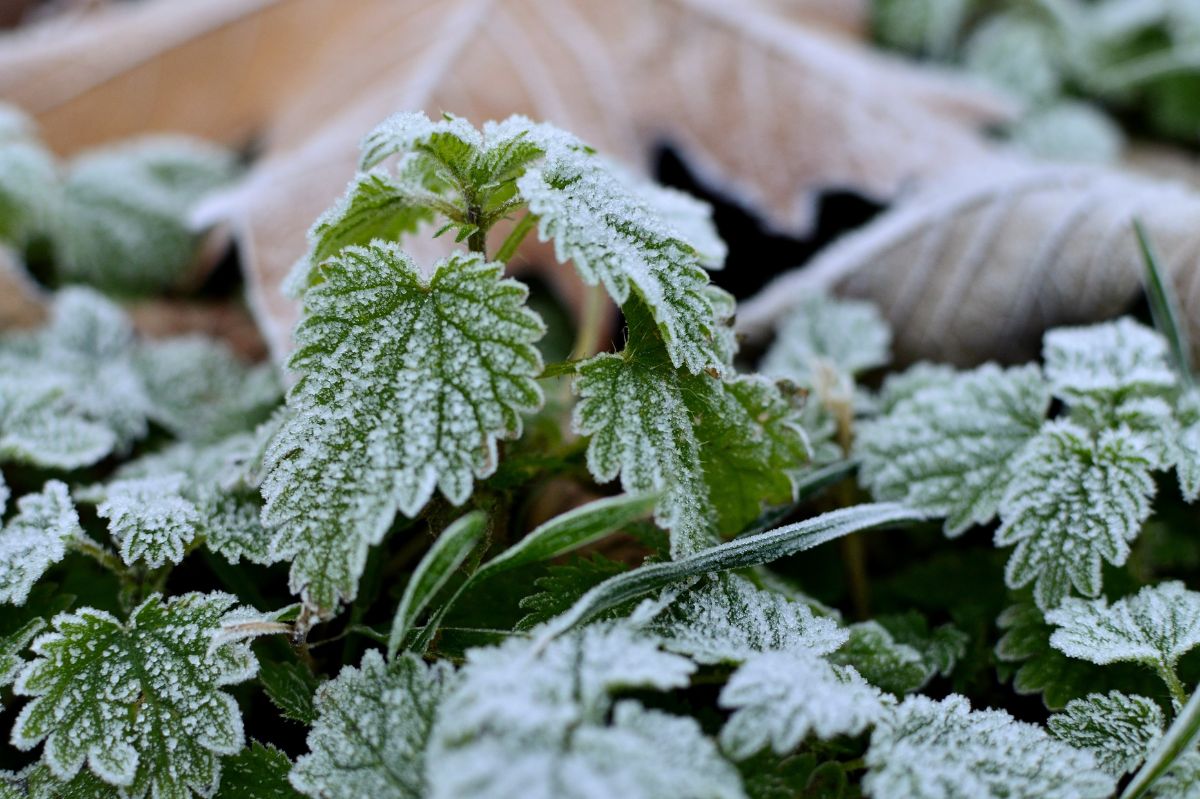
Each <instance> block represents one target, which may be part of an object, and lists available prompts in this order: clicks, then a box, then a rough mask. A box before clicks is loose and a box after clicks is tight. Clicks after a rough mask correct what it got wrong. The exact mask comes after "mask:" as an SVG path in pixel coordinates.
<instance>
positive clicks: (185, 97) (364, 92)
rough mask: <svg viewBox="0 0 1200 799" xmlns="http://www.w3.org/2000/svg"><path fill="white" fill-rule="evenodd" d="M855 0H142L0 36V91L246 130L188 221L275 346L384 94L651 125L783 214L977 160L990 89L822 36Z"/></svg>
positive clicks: (638, 139)
mask: <svg viewBox="0 0 1200 799" xmlns="http://www.w3.org/2000/svg"><path fill="white" fill-rule="evenodd" d="M847 8H849V9H850V11H849V13H848V12H847ZM861 8H862V4H861V3H860V2H855V3H850V4H847V3H844V2H841V0H808V1H807V2H794V1H793V2H786V1H785V0H778V2H771V1H770V0H741V2H738V3H730V2H727V0H655V1H654V2H647V0H605V2H596V1H595V0H355V1H354V2H352V3H351V2H345V0H150V1H149V2H144V3H141V4H137V5H134V4H128V5H124V4H123V5H121V6H117V7H113V8H111V9H108V10H106V11H104V12H101V13H97V14H96V15H94V16H93V17H92V19H91V21H90V22H89V23H88V24H86V25H82V24H78V23H74V24H71V25H61V26H55V25H49V26H46V28H45V29H37V28H35V29H33V30H31V31H29V32H26V33H23V34H21V35H19V36H17V37H14V38H11V39H9V40H7V41H5V40H0V97H3V98H5V99H8V100H12V101H15V102H16V103H18V104H19V105H21V106H23V107H24V108H26V109H27V110H29V111H30V112H32V113H33V114H34V115H35V116H36V117H37V119H38V121H39V123H40V124H41V126H42V130H43V133H44V135H45V137H46V139H47V141H48V142H49V143H50V144H51V146H53V147H54V148H56V149H58V150H59V151H61V152H70V151H74V150H77V149H79V148H81V147H84V146H87V145H92V144H96V143H98V142H99V141H103V140H109V139H112V138H115V137H120V136H125V135H129V134H133V133H137V132H141V131H145V130H150V129H172V130H182V131H185V132H190V133H195V134H199V135H204V136H208V137H210V138H214V139H218V140H221V141H225V142H229V143H244V142H245V141H247V140H249V139H251V138H254V139H255V140H256V141H258V142H259V143H260V144H261V148H262V153H263V157H262V158H261V159H260V160H259V161H258V163H257V164H256V165H255V166H254V168H253V169H252V170H251V172H250V174H249V176H248V179H247V181H246V182H245V183H244V184H243V185H242V186H241V188H240V189H239V190H237V191H235V192H233V193H230V194H228V195H226V196H225V197H224V198H223V200H222V201H220V202H217V203H215V204H210V205H209V207H208V209H207V211H208V214H207V217H206V218H207V219H209V220H212V219H216V218H224V219H227V220H229V221H230V223H231V224H232V227H233V229H234V231H235V234H236V235H237V237H238V241H239V245H240V247H241V253H242V258H243V261H244V263H245V264H246V267H247V277H248V284H249V287H250V293H251V300H252V303H253V305H254V308H255V311H256V314H257V316H258V318H259V322H260V324H261V325H262V326H263V330H264V333H265V335H266V338H267V340H268V341H269V343H270V344H271V346H272V349H273V350H274V351H275V352H276V354H281V353H282V352H283V351H284V350H286V348H287V347H288V344H289V339H290V330H291V326H292V321H293V319H294V317H295V307H294V305H293V303H292V302H291V301H289V300H287V299H286V298H284V297H283V296H282V295H281V294H280V293H279V290H278V287H279V281H280V279H281V278H282V276H283V275H284V274H285V273H286V272H287V270H288V269H289V268H290V267H291V265H292V263H293V262H294V261H295V260H296V259H297V258H298V257H300V256H301V255H302V254H303V252H304V250H305V236H304V234H305V231H306V229H307V227H308V226H309V225H310V224H311V222H312V220H313V219H314V218H315V217H316V216H317V214H318V213H320V212H321V211H322V210H323V209H324V208H325V207H326V206H328V205H329V204H330V203H331V202H332V201H333V199H334V198H336V197H337V196H339V194H340V193H341V191H342V189H343V187H344V186H345V184H346V182H347V181H348V180H349V178H350V177H351V176H352V174H353V172H354V166H355V160H356V156H357V144H358V141H359V139H360V138H361V137H362V136H363V134H364V133H365V132H366V131H368V130H369V129H370V128H371V127H372V126H373V125H375V124H376V123H377V122H379V121H380V120H381V119H383V118H384V117H386V116H388V115H390V114H391V113H393V112H395V111H400V110H424V111H426V112H428V113H431V114H436V113H439V112H442V111H452V112H454V113H456V114H458V115H460V116H464V117H467V118H468V119H470V120H472V121H474V122H480V121H482V120H484V119H489V118H503V117H506V116H508V115H509V114H512V113H525V114H528V115H529V116H531V117H534V118H538V119H544V120H547V121H551V122H554V123H555V124H557V125H559V126H561V127H564V128H567V129H569V130H571V131H574V132H576V133H577V134H579V135H580V136H581V137H582V138H584V139H585V140H587V141H589V142H590V143H591V144H593V145H594V146H596V147H597V148H598V149H600V150H602V151H604V152H606V153H608V154H610V155H613V156H615V157H618V158H621V159H623V160H625V161H627V162H629V163H630V164H633V165H641V166H645V165H646V163H647V162H648V160H649V159H648V158H647V156H648V155H649V153H650V151H651V150H652V149H653V147H654V146H655V145H656V144H657V143H658V142H660V141H670V142H671V143H673V144H674V145H675V146H677V147H678V148H679V149H680V150H681V152H682V154H683V155H684V156H685V158H686V159H687V161H688V163H689V165H690V166H691V167H692V168H693V169H694V170H695V171H696V172H697V173H698V174H700V175H701V176H703V177H704V178H705V179H707V180H708V181H709V182H710V183H712V184H714V185H716V186H719V187H722V188H723V189H724V190H725V191H727V192H728V193H729V194H730V195H732V196H735V197H737V198H739V199H740V200H741V201H743V202H744V203H745V204H747V205H748V206H751V207H752V208H754V209H755V210H757V211H758V212H759V213H760V215H761V216H763V217H764V218H765V219H767V220H768V221H769V222H771V223H772V224H774V225H775V226H776V227H779V228H782V229H788V230H792V231H801V230H803V228H804V227H805V225H806V224H807V223H808V222H809V221H810V218H811V211H812V209H811V204H812V198H813V197H814V195H815V193H816V192H817V191H819V190H820V189H823V188H827V187H838V188H850V189H853V190H856V191H860V192H862V193H864V194H867V195H870V196H873V197H876V198H880V199H884V198H889V197H891V196H892V195H893V194H894V193H895V192H896V191H897V190H898V188H899V187H901V186H902V185H904V184H906V183H907V182H910V181H913V180H915V179H920V178H922V177H924V176H927V175H928V174H930V173H933V172H937V171H940V170H943V169H945V168H947V167H948V166H951V165H953V164H961V163H964V162H968V161H971V160H974V159H976V158H978V157H980V155H981V153H983V152H984V151H985V149H986V145H985V144H984V143H983V142H982V141H981V140H980V138H979V137H978V136H977V135H976V133H975V129H976V127H977V126H979V125H980V124H982V123H986V122H988V121H994V120H996V119H998V118H1000V117H1002V116H1003V115H1004V114H1006V113H1007V112H1008V108H1007V107H1006V105H1005V104H1004V103H1001V102H1000V101H998V100H997V99H996V98H994V97H992V96H991V95H988V94H985V93H983V92H981V91H979V90H977V89H975V88H974V87H968V86H966V85H965V84H960V83H957V82H955V81H954V80H952V79H951V78H949V77H947V76H945V75H942V74H940V73H935V72H930V71H924V70H920V69H918V68H916V67H913V66H909V65H907V64H905V63H902V62H900V61H897V60H894V59H890V58H888V57H885V56H882V55H879V54H876V53H873V52H871V51H870V50H869V49H868V48H867V47H865V46H863V45H861V44H858V43H856V42H853V41H851V40H850V38H849V37H847V36H845V35H843V34H839V35H831V34H830V30H831V29H835V30H839V31H845V30H846V29H847V28H848V29H851V30H852V29H853V28H854V27H855V26H856V25H858V24H860V20H861ZM554 273H555V274H556V275H565V274H567V270H554ZM564 279H565V278H564Z"/></svg>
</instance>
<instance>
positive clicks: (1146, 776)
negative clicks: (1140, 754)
mask: <svg viewBox="0 0 1200 799" xmlns="http://www.w3.org/2000/svg"><path fill="white" fill-rule="evenodd" d="M1198 740H1200V690H1196V691H1193V692H1192V698H1191V699H1190V700H1188V703H1187V704H1186V705H1184V706H1183V709H1182V710H1180V711H1179V715H1178V716H1176V717H1175V721H1174V723H1173V724H1171V726H1170V728H1169V729H1168V730H1167V732H1166V734H1165V735H1163V737H1162V739H1161V740H1160V741H1159V742H1158V746H1156V747H1154V751H1152V752H1151V753H1150V756H1149V757H1147V758H1146V762H1145V763H1143V764H1142V767H1141V768H1140V769H1138V771H1137V773H1136V774H1134V775H1133V779H1132V780H1130V781H1129V785H1127V786H1125V792H1124V793H1122V794H1121V799H1138V797H1140V796H1143V795H1145V793H1146V791H1147V790H1149V789H1150V787H1151V786H1152V785H1153V784H1154V782H1155V780H1157V779H1158V778H1159V777H1161V776H1162V775H1163V774H1166V773H1167V772H1168V771H1170V769H1171V766H1172V765H1174V764H1175V761H1176V760H1178V759H1179V756H1180V755H1182V754H1184V753H1185V752H1188V751H1190V750H1191V749H1192V748H1193V747H1194V746H1195V745H1196V743H1197V741H1198Z"/></svg>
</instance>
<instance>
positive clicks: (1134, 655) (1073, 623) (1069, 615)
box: [1046, 581, 1200, 670]
mask: <svg viewBox="0 0 1200 799" xmlns="http://www.w3.org/2000/svg"><path fill="white" fill-rule="evenodd" d="M1046 621H1048V622H1050V623H1051V624H1054V625H1056V626H1057V627H1058V629H1057V630H1055V631H1054V634H1053V635H1051V636H1050V643H1051V645H1052V646H1053V647H1054V648H1055V649H1057V650H1059V651H1060V652H1062V653H1064V654H1066V655H1068V656H1070V657H1073V658H1079V659H1080V660H1088V661H1091V662H1092V663H1099V664H1100V665H1105V664H1108V663H1117V662H1120V661H1133V662H1137V663H1143V664H1145V665H1147V666H1150V667H1151V668H1155V669H1159V670H1161V669H1168V670H1174V668H1175V663H1176V662H1177V661H1178V660H1179V658H1180V657H1182V656H1183V655H1184V654H1186V653H1187V652H1189V651H1191V650H1192V649H1194V648H1195V647H1196V646H1198V645H1200V593H1197V592H1195V591H1189V590H1187V589H1186V588H1184V587H1183V583H1181V582H1178V581H1171V582H1166V583H1160V584H1158V585H1153V586H1150V585H1148V586H1146V587H1145V588H1143V589H1142V590H1140V591H1138V592H1137V593H1136V594H1134V595H1133V596H1129V597H1126V598H1124V599H1121V600H1118V601H1117V602H1114V603H1113V604H1112V605H1111V606H1110V605H1109V604H1108V600H1106V599H1095V600H1091V601H1084V600H1082V599H1074V598H1072V599H1068V600H1067V601H1066V602H1064V603H1063V604H1062V606H1061V607H1059V608H1057V609H1055V610H1052V611H1050V612H1049V613H1047V614H1046Z"/></svg>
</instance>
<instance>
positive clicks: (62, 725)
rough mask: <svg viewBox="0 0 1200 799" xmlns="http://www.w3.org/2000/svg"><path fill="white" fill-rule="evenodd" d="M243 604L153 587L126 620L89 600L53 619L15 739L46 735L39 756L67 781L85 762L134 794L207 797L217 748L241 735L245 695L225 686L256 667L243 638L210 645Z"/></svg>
mask: <svg viewBox="0 0 1200 799" xmlns="http://www.w3.org/2000/svg"><path fill="white" fill-rule="evenodd" d="M235 602H236V599H235V598H234V597H232V596H229V595H228V594H194V593H193V594H184V595H182V596H178V597H173V598H171V599H169V600H166V601H163V600H162V598H161V597H159V596H157V595H156V596H153V597H151V598H150V599H148V600H146V602H144V603H142V604H141V605H140V606H138V607H137V608H136V609H135V610H134V611H133V613H132V614H130V618H129V621H127V622H125V623H122V622H120V621H118V620H117V619H116V618H114V617H113V616H111V615H109V614H108V613H105V612H104V611H99V610H95V609H92V608H84V609H82V610H79V611H77V612H74V613H65V614H60V615H58V616H56V617H55V618H54V619H53V620H52V621H51V625H52V627H53V630H52V631H51V632H49V633H46V634H44V635H42V636H40V637H39V638H38V639H37V640H36V641H34V644H33V651H34V653H35V654H36V655H37V658H36V659H35V660H33V661H32V662H31V663H30V664H29V665H28V666H27V667H26V668H25V669H24V671H22V672H21V675H20V677H19V678H18V679H17V684H16V689H15V690H16V693H18V694H19V695H22V696H29V697H33V699H32V700H31V701H30V702H29V703H28V704H27V705H26V706H25V708H24V709H23V710H22V711H21V714H20V716H19V717H18V718H17V722H16V724H15V725H14V727H13V734H12V740H13V743H14V744H15V745H16V746H17V747H18V748H20V749H23V750H28V749H31V748H33V747H34V746H36V745H37V744H38V743H40V742H42V741H45V743H46V745H45V749H44V751H43V755H42V757H43V759H44V762H45V763H46V764H47V765H48V766H49V767H50V769H51V771H52V772H53V773H54V775H55V776H57V777H58V778H59V779H63V780H67V779H70V778H71V777H73V776H74V775H75V774H76V773H77V772H78V771H79V770H80V769H81V768H82V767H83V765H84V763H85V761H86V763H87V765H88V768H89V769H90V770H91V771H92V772H93V773H95V774H96V775H97V776H99V777H100V778H101V779H103V780H104V781H105V782H108V783H110V784H112V785H117V786H121V787H122V793H123V795H126V796H129V797H141V796H144V795H145V794H146V793H147V792H152V793H153V795H154V796H155V797H156V798H157V799H168V798H170V799H176V798H177V799H189V797H191V796H192V795H193V793H198V794H201V795H211V794H212V793H213V791H214V790H215V789H216V787H217V784H218V781H219V780H220V774H221V767H220V755H230V754H234V753H236V752H237V751H238V750H239V749H241V748H242V740H243V739H242V720H241V714H240V712H239V710H238V707H237V703H236V702H235V701H234V699H233V697H231V696H230V695H229V694H227V693H225V692H224V691H222V690H220V689H221V688H222V687H223V686H226V685H233V684H236V683H239V682H243V681H245V680H248V679H250V678H251V677H253V676H254V673H255V670H256V668H257V664H256V662H255V660H254V655H253V654H252V653H251V652H250V648H249V646H248V645H247V644H245V643H224V644H221V645H219V646H213V645H212V636H213V635H214V634H215V633H216V632H218V631H219V630H220V628H221V622H222V617H223V616H224V615H225V613H226V612H227V611H229V609H230V608H231V607H232V606H233V605H234V603H235Z"/></svg>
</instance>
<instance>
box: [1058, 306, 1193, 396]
mask: <svg viewBox="0 0 1200 799" xmlns="http://www.w3.org/2000/svg"><path fill="white" fill-rule="evenodd" d="M1042 355H1043V357H1044V358H1045V361H1046V378H1047V379H1048V380H1049V381H1050V386H1051V388H1052V389H1053V391H1054V394H1055V395H1056V396H1058V397H1061V398H1062V399H1064V400H1066V401H1068V402H1081V401H1087V400H1094V401H1095V400H1099V401H1106V402H1110V401H1112V400H1114V399H1119V398H1123V397H1127V396H1131V395H1135V394H1153V393H1159V392H1162V391H1166V390H1170V389H1172V388H1174V387H1175V385H1176V381H1177V378H1176V376H1175V373H1174V372H1173V371H1171V367H1170V365H1169V363H1168V361H1167V343H1166V341H1165V340H1164V339H1163V337H1162V336H1160V335H1159V334H1158V333H1156V332H1154V331H1153V330H1151V329H1150V328H1148V327H1145V326H1144V325H1140V324H1138V323H1137V322H1135V321H1133V320H1132V319H1127V318H1125V319H1118V320H1117V321H1115V322H1109V323H1107V324H1102V325H1092V326H1089V327H1062V328H1058V329H1057V330H1052V331H1050V332H1049V333H1047V334H1046V338H1045V343H1044V345H1043V348H1042Z"/></svg>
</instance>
